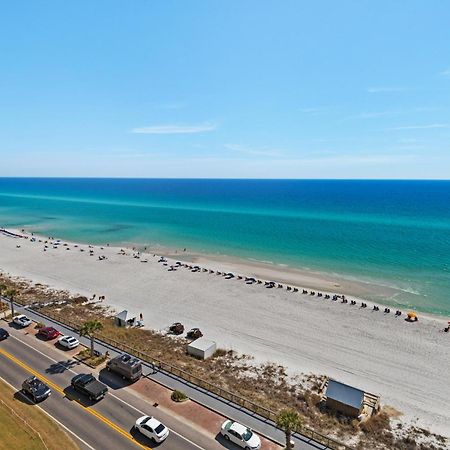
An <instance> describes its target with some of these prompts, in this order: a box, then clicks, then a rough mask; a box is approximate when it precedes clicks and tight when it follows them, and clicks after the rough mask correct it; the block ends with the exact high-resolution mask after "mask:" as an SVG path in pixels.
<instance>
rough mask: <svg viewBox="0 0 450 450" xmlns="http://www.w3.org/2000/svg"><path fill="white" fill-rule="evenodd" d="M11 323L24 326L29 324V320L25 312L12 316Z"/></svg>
mask: <svg viewBox="0 0 450 450" xmlns="http://www.w3.org/2000/svg"><path fill="white" fill-rule="evenodd" d="M13 323H15V324H16V325H18V326H19V327H22V328H25V327H27V326H29V325H31V320H30V319H29V318H28V317H27V316H26V315H25V314H20V315H19V316H16V317H14V319H13Z"/></svg>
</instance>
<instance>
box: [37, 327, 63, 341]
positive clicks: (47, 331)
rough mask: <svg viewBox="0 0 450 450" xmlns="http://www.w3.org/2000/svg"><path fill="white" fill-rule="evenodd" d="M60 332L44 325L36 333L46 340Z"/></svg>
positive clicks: (53, 337)
mask: <svg viewBox="0 0 450 450" xmlns="http://www.w3.org/2000/svg"><path fill="white" fill-rule="evenodd" d="M60 334H61V333H60V332H59V331H58V330H57V329H56V328H53V327H44V328H41V329H40V330H39V331H38V335H39V336H41V337H43V338H44V339H45V340H46V341H49V340H50V339H55V338H56V337H58V336H59V335H60Z"/></svg>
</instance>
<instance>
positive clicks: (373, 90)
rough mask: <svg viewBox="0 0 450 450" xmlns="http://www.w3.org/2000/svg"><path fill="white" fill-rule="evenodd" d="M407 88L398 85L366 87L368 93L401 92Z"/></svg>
mask: <svg viewBox="0 0 450 450" xmlns="http://www.w3.org/2000/svg"><path fill="white" fill-rule="evenodd" d="M407 90H408V89H407V88H404V87H399V86H375V87H370V88H368V89H367V92H369V93H370V94H377V93H379V92H403V91H407Z"/></svg>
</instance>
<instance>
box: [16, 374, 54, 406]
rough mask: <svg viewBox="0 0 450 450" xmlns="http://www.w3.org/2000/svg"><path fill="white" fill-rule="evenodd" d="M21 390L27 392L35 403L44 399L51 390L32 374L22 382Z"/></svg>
mask: <svg viewBox="0 0 450 450" xmlns="http://www.w3.org/2000/svg"><path fill="white" fill-rule="evenodd" d="M22 392H23V393H24V394H27V395H28V396H29V397H31V398H32V399H33V401H34V402H35V403H37V402H40V401H42V400H45V399H46V398H47V397H48V396H49V395H50V394H51V392H52V391H51V390H50V388H49V387H48V386H47V385H46V384H45V383H44V382H43V381H41V380H39V378H36V377H35V376H32V377H30V378H27V379H26V380H25V381H24V382H23V383H22Z"/></svg>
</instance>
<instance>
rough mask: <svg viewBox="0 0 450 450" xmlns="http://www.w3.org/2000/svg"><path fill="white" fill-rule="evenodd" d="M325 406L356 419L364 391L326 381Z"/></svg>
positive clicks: (362, 402) (359, 411) (362, 403)
mask: <svg viewBox="0 0 450 450" xmlns="http://www.w3.org/2000/svg"><path fill="white" fill-rule="evenodd" d="M325 395H326V405H327V406H328V407H329V408H331V409H333V410H335V411H338V412H341V413H343V414H345V415H346V416H349V417H358V416H359V415H360V414H361V412H362V410H363V405H364V391H362V390H360V389H357V388H355V387H353V386H349V385H348V384H344V383H341V382H340V381H336V380H332V379H329V380H328V386H327V389H326V393H325Z"/></svg>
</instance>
